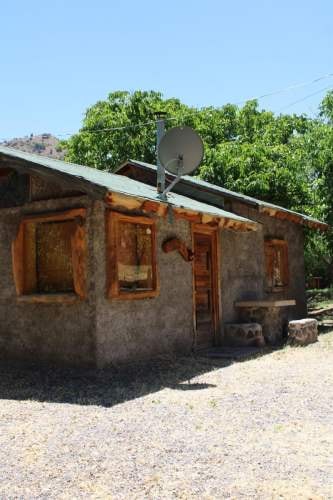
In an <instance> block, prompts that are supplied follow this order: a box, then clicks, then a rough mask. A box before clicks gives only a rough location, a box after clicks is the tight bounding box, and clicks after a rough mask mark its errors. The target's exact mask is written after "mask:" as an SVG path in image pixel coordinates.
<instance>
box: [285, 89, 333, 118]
mask: <svg viewBox="0 0 333 500" xmlns="http://www.w3.org/2000/svg"><path fill="white" fill-rule="evenodd" d="M329 89H332V86H331V85H329V86H328V87H324V88H322V89H319V90H317V91H316V92H312V94H308V95H306V96H304V97H302V98H301V99H297V101H293V102H291V103H290V104H287V106H283V107H282V108H280V109H279V111H278V113H280V112H281V111H283V110H285V109H288V108H291V107H292V106H294V105H295V104H298V103H299V102H303V101H306V99H310V97H313V96H315V95H317V94H320V93H321V92H324V91H325V90H329Z"/></svg>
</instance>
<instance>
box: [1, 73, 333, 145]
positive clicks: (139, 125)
mask: <svg viewBox="0 0 333 500" xmlns="http://www.w3.org/2000/svg"><path fill="white" fill-rule="evenodd" d="M332 77H333V73H326V74H325V75H322V76H319V77H317V78H315V79H313V80H308V81H306V82H302V83H296V84H293V85H289V86H288V87H284V88H282V89H279V90H275V91H273V92H269V93H267V94H262V95H259V96H256V97H251V98H248V99H244V100H242V101H238V102H235V103H230V104H233V105H235V106H238V105H240V104H244V103H246V102H248V101H253V100H256V101H259V100H261V99H264V98H266V97H272V96H274V95H278V94H282V93H284V92H288V91H290V90H294V89H299V88H303V87H307V86H309V85H313V84H315V83H317V82H319V81H322V80H325V79H327V78H332ZM329 88H331V86H329V87H325V88H323V89H320V90H318V91H316V92H314V93H312V94H309V95H307V96H305V97H303V98H302V99H299V100H297V101H294V102H292V103H290V104H288V105H287V106H285V107H283V108H281V109H280V110H279V111H278V113H279V112H281V111H282V110H284V109H287V108H289V107H291V106H293V105H295V104H297V103H299V102H302V101H305V100H306V99H308V98H310V97H312V96H314V95H317V94H319V93H320V92H323V91H324V90H327V89H329ZM195 113H197V110H195V109H194V110H193V111H192V112H191V113H186V114H185V115H183V116H179V117H169V118H165V121H166V122H168V121H174V120H181V121H183V120H185V119H186V118H188V117H190V116H192V115H193V114H195ZM155 123H156V121H155V120H154V121H153V120H151V121H148V122H144V123H137V124H129V125H124V126H121V127H105V128H100V129H82V130H79V131H78V132H63V133H59V134H54V135H55V136H56V137H69V136H71V135H74V134H76V133H80V134H82V133H87V134H99V133H102V132H116V131H120V130H129V129H139V128H143V127H146V126H148V125H155ZM7 140H10V139H7V138H0V141H2V142H5V141H7Z"/></svg>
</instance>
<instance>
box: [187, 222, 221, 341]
mask: <svg viewBox="0 0 333 500" xmlns="http://www.w3.org/2000/svg"><path fill="white" fill-rule="evenodd" d="M193 247H194V261H193V274H194V309H195V345H196V347H197V348H199V349H200V348H204V347H210V346H212V345H214V343H215V336H216V330H217V323H218V293H217V290H218V288H217V285H218V278H217V274H218V272H217V269H218V268H217V235H216V230H215V231H213V230H210V229H208V228H201V229H200V228H198V227H197V228H195V229H194V232H193Z"/></svg>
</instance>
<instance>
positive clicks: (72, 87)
mask: <svg viewBox="0 0 333 500" xmlns="http://www.w3.org/2000/svg"><path fill="white" fill-rule="evenodd" d="M0 19H1V30H0V47H1V57H0V82H1V83H0V86H1V92H0V110H1V111H0V139H1V138H11V137H18V136H23V135H27V134H30V133H40V132H51V133H54V134H56V135H60V134H66V133H71V132H75V131H76V130H78V128H79V127H80V124H81V121H82V117H83V113H84V111H85V109H86V108H87V107H88V106H90V105H91V104H93V103H95V102H96V101H97V100H99V99H103V98H105V97H106V96H107V94H108V93H109V92H111V91H114V90H120V89H127V90H135V89H146V90H149V89H154V90H159V91H161V92H163V93H164V95H165V96H166V97H178V98H180V99H181V100H182V101H184V102H185V103H186V104H189V105H195V106H209V105H213V106H221V105H223V104H225V103H227V102H240V101H243V100H245V99H247V98H250V97H253V96H258V95H261V94H265V93H268V92H270V91H274V90H278V89H282V88H285V87H288V86H289V85H292V84H297V83H301V82H307V81H311V80H313V79H314V78H316V77H320V76H322V75H325V74H328V73H333V62H332V48H333V44H332V41H333V26H332V24H333V2H331V1H329V0H325V1H324V0H317V1H310V0H302V1H300V0H289V1H287V0H279V1H269V0H266V1H263V0H259V1H257V0H251V1H249V0H247V1H245V0H233V1H230V0H228V1H226V0H220V1H218V0H205V1H203V0H201V1H199V0H191V1H188V0H183V1H181V0H178V1H175V0H168V1H162V0H160V1H157V0H155V1H151V0H141V1H132V0H127V1H124V0H123V1H122V2H119V1H113V0H94V1H92V0H89V1H86V0H80V1H78V0H67V1H63V0H59V1H55V2H47V1H45V0H44V1H39V0H30V1H26V0H21V1H18V0H11V1H9V0H4V1H3V2H1V10H0ZM326 87H328V88H333V77H332V78H327V79H323V80H321V81H319V82H317V83H316V84H313V85H308V86H305V87H302V88H297V89H294V90H290V91H288V92H283V93H280V94H278V95H276V96H272V97H269V98H266V99H263V100H261V101H260V103H261V105H262V106H263V107H264V108H266V109H272V110H273V111H275V112H280V111H284V112H297V113H301V112H304V113H307V114H309V115H314V114H315V113H316V112H317V108H318V103H319V102H320V100H321V98H322V96H323V95H324V94H325V91H324V90H322V89H324V88H326ZM315 92H318V93H317V94H316V95H313V96H312V97H309V98H307V99H305V100H303V101H302V102H299V103H297V104H295V105H293V106H291V104H292V103H293V102H294V101H298V100H300V99H303V98H305V97H307V96H309V95H310V94H312V93H315Z"/></svg>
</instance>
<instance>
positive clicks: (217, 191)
mask: <svg viewBox="0 0 333 500" xmlns="http://www.w3.org/2000/svg"><path fill="white" fill-rule="evenodd" d="M130 164H133V165H137V166H139V167H141V168H142V167H143V168H144V169H147V170H150V171H156V166H155V165H151V164H150V163H145V162H142V161H138V160H130ZM123 166H124V165H123ZM123 166H121V167H119V168H118V169H117V171H119V170H121V168H122V167H123ZM168 175H170V177H174V176H172V175H171V174H168ZM185 185H187V186H190V185H191V186H193V187H197V188H199V189H200V188H203V189H205V190H208V191H209V193H210V195H211V196H209V197H206V199H205V201H207V202H208V203H212V204H218V203H217V200H216V195H220V196H222V197H227V198H232V199H234V200H238V201H240V202H243V203H246V204H248V205H252V206H254V207H257V208H259V209H260V208H268V209H269V208H271V209H273V210H276V211H279V212H285V213H286V214H290V215H295V216H298V217H300V218H301V219H302V220H303V222H304V223H305V224H306V223H309V224H319V225H321V226H322V227H325V226H326V227H328V225H327V224H325V223H324V222H321V221H319V220H317V219H314V218H313V217H310V216H308V215H305V214H301V213H299V212H295V211H293V210H289V209H287V208H284V207H281V206H279V205H274V204H273V203H268V202H265V201H261V200H258V199H256V198H252V197H251V196H246V195H243V194H241V193H236V192H235V191H230V190H229V189H225V188H223V187H221V186H216V185H215V184H211V183H209V182H206V181H203V180H201V179H198V178H196V177H191V176H189V175H184V176H183V177H182V178H181V180H180V182H179V183H178V186H179V189H178V192H179V191H180V190H181V186H185ZM187 191H188V190H187ZM186 194H189V192H187V193H186ZM214 195H215V197H214ZM190 196H191V197H192V196H195V192H194V191H192V192H191V193H190Z"/></svg>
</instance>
